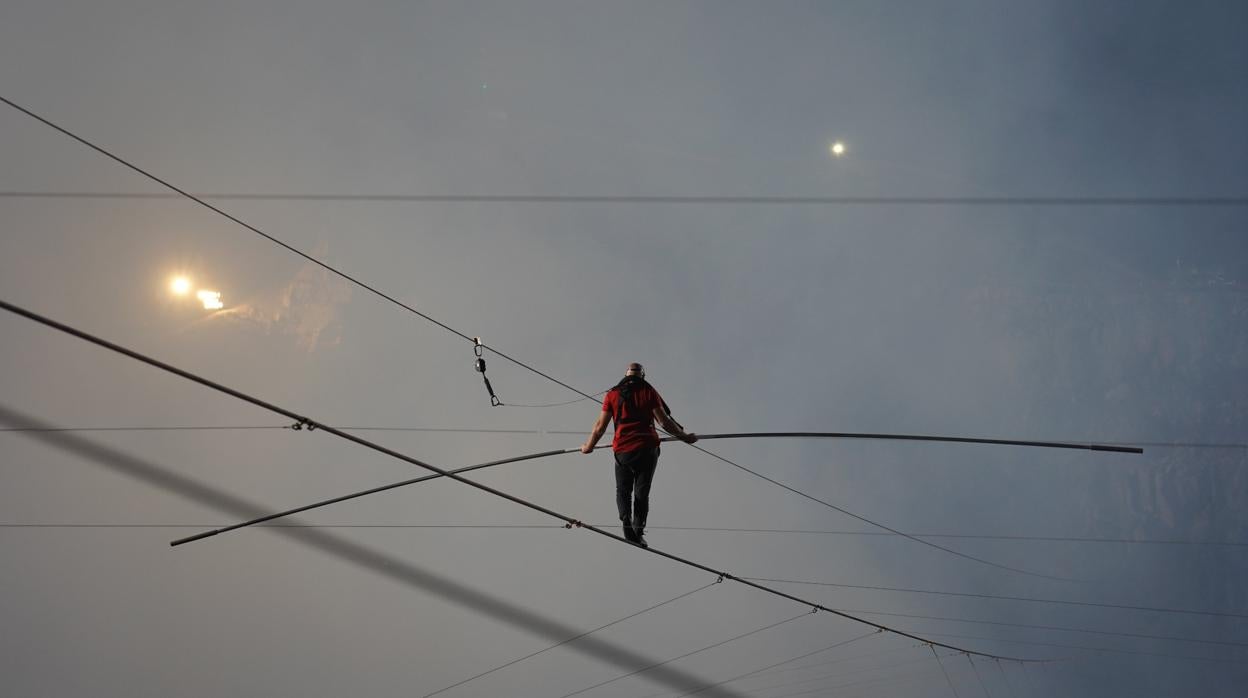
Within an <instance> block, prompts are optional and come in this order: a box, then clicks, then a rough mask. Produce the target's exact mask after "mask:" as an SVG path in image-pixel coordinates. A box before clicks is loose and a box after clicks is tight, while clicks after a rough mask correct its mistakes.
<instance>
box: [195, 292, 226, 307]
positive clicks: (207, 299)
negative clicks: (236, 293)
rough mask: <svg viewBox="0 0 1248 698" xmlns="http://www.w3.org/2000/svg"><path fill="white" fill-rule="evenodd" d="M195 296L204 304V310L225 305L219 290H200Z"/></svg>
mask: <svg viewBox="0 0 1248 698" xmlns="http://www.w3.org/2000/svg"><path fill="white" fill-rule="evenodd" d="M195 297H196V298H198V299H199V302H201V303H203V304H204V310H220V309H222V308H224V307H225V304H224V303H222V302H221V294H220V293H218V292H217V291H200V292H199V293H196V294H195Z"/></svg>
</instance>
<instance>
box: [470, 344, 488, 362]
mask: <svg viewBox="0 0 1248 698" xmlns="http://www.w3.org/2000/svg"><path fill="white" fill-rule="evenodd" d="M484 349H485V345H484V344H482V343H481V338H480V337H473V338H472V353H473V354H476V355H477V356H478V357H479V356H481V352H482V351H483V350H484ZM484 365H485V364H484V363H482V366H484Z"/></svg>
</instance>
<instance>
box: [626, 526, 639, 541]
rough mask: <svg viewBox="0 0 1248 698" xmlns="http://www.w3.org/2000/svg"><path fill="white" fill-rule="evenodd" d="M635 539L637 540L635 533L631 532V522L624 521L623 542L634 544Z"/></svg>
mask: <svg viewBox="0 0 1248 698" xmlns="http://www.w3.org/2000/svg"><path fill="white" fill-rule="evenodd" d="M637 538H638V536H637V532H636V531H635V530H633V522H631V521H625V522H624V540H626V541H628V542H629V543H636V542H637Z"/></svg>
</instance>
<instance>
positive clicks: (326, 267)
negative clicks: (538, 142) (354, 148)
mask: <svg viewBox="0 0 1248 698" xmlns="http://www.w3.org/2000/svg"><path fill="white" fill-rule="evenodd" d="M0 102H4V103H5V104H7V105H9V106H10V107H12V108H14V109H16V110H18V111H20V112H22V113H23V114H26V115H27V116H29V117H31V118H33V119H35V120H36V121H39V122H41V123H43V124H44V125H46V126H48V127H50V128H53V129H55V130H57V131H59V132H61V133H63V134H65V135H66V136H69V137H70V138H72V139H74V140H76V141H78V142H79V143H82V144H83V145H85V146H87V147H88V148H91V149H92V150H94V151H96V152H98V153H100V154H101V155H104V156H106V157H108V158H109V159H111V160H114V161H115V162H118V163H120V164H122V165H124V166H125V167H128V168H130V169H131V170H134V171H135V172H137V173H139V174H141V175H143V176H144V177H147V178H148V179H151V180H152V181H154V182H157V183H158V184H160V185H161V186H164V187H166V188H168V189H170V190H172V191H175V192H177V193H178V194H180V195H181V196H184V197H186V198H187V199H190V200H191V201H194V202H195V203H197V204H199V205H200V206H203V207H204V208H206V209H208V210H210V211H213V212H214V213H217V214H220V215H221V216H224V217H225V218H227V219H229V220H231V221H233V222H234V223H237V224H238V225H241V226H242V227H244V228H246V229H247V230H250V231H251V232H253V233H255V234H256V235H259V236H260V237H263V238H264V239H266V240H268V241H269V242H272V243H273V244H275V245H278V246H280V247H283V248H285V249H287V250H289V251H291V252H293V253H295V254H297V255H299V256H300V257H302V258H304V259H305V260H307V261H309V262H312V263H313V264H315V265H317V266H319V267H321V268H322V269H324V270H326V271H328V272H330V273H332V274H335V275H337V276H340V277H342V278H343V279H346V280H347V281H350V282H351V283H353V284H355V285H357V286H359V287H360V288H363V289H365V290H367V291H369V292H370V293H372V294H374V295H376V296H378V297H380V298H384V299H385V300H388V301H390V302H391V303H393V304H395V305H397V306H399V307H400V308H403V309H404V310H407V311H408V312H411V313H414V314H415V315H417V316H419V317H421V318H424V319H425V320H428V321H429V322H432V323H433V324H435V325H437V326H438V327H441V328H442V329H444V330H446V331H447V332H450V333H451V334H454V335H456V336H457V337H459V338H460V339H463V340H464V341H467V342H472V343H473V344H474V345H476V344H477V343H478V340H477V339H476V338H473V337H470V336H468V335H467V334H464V333H463V332H460V331H459V330H457V329H455V328H453V327H451V326H450V325H447V324H445V323H443V322H440V321H438V320H436V319H435V318H433V317H432V316H430V315H428V314H426V313H423V312H421V311H419V310H417V309H415V308H413V307H412V306H410V305H408V304H406V303H404V302H402V301H400V300H399V299H397V298H395V297H394V296H391V295H389V294H386V293H383V292H382V291H380V290H378V289H376V288H374V287H372V286H370V285H368V284H366V283H364V282H363V281H360V280H359V279H357V278H355V277H353V276H351V275H349V274H347V273H346V272H343V271H339V270H338V269H336V268H334V267H332V266H330V265H328V264H326V263H325V262H322V261H321V260H319V259H317V258H315V257H313V256H311V255H309V254H307V253H305V252H302V251H300V250H299V249H297V248H295V247H293V246H291V245H289V244H287V243H285V242H282V241H281V240H279V239H278V238H276V237H274V236H272V235H269V234H268V233H266V232H264V231H263V230H260V229H259V228H257V227H255V226H253V225H251V224H250V223H247V222H245V221H243V220H242V219H240V218H237V217H235V216H233V215H231V214H229V213H226V212H225V211H224V210H223V209H220V208H218V207H216V206H213V205H212V204H210V203H208V202H207V201H205V200H203V199H201V198H199V197H197V196H195V195H194V194H192V193H190V192H188V191H186V190H184V189H180V188H178V187H176V186H174V185H173V184H171V183H169V182H167V181H165V180H163V179H161V178H160V177H157V176H156V175H154V174H152V173H150V172H148V171H147V170H144V169H143V168H141V167H139V166H138V165H134V164H132V163H130V162H129V161H127V160H125V159H123V158H121V157H120V156H118V155H114V154H113V153H111V152H109V151H108V150H105V149H104V148H102V147H100V146H98V145H96V144H94V143H92V142H91V141H88V140H87V139H85V138H83V137H81V136H79V135H77V134H75V133H73V132H71V131H69V130H68V129H65V128H63V127H61V126H58V125H57V124H55V123H53V122H52V121H50V120H48V119H45V118H44V117H42V116H40V115H38V114H36V113H34V112H32V111H30V110H29V109H27V108H25V107H23V106H21V105H19V104H16V103H15V102H13V101H11V100H9V99H7V98H5V97H4V96H0ZM481 346H483V347H484V348H486V349H489V350H490V351H491V352H493V353H494V354H496V355H497V356H499V357H501V358H503V359H506V360H507V361H510V362H511V363H513V364H515V365H517V366H520V367H522V368H525V369H527V370H529V371H531V372H533V373H535V374H537V375H539V376H541V377H543V378H545V379H547V380H549V381H552V382H554V383H557V384H559V385H561V386H563V387H564V388H567V389H568V390H571V391H572V392H574V393H577V394H578V395H580V396H581V397H584V398H588V399H593V398H592V397H591V396H590V395H587V394H586V393H584V392H581V391H580V390H577V389H576V388H573V387H572V386H570V385H568V384H567V383H564V382H563V381H561V380H559V379H557V378H555V377H554V376H551V375H549V374H546V373H544V372H542V371H539V370H538V369H536V368H534V367H532V366H529V365H528V364H526V363H524V362H522V361H519V360H517V359H513V358H512V357H510V356H508V355H507V354H504V353H503V352H501V351H498V350H497V349H494V348H492V347H490V346H488V345H485V344H482V345H481Z"/></svg>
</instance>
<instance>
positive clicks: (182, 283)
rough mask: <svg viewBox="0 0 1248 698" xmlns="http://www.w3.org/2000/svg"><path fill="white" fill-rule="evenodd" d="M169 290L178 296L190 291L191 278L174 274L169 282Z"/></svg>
mask: <svg viewBox="0 0 1248 698" xmlns="http://www.w3.org/2000/svg"><path fill="white" fill-rule="evenodd" d="M169 290H170V291H173V292H174V293H175V294H177V295H179V296H185V295H186V294H188V293H190V292H191V280H190V279H188V278H186V277H185V276H175V277H174V278H173V281H170V282H169Z"/></svg>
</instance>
